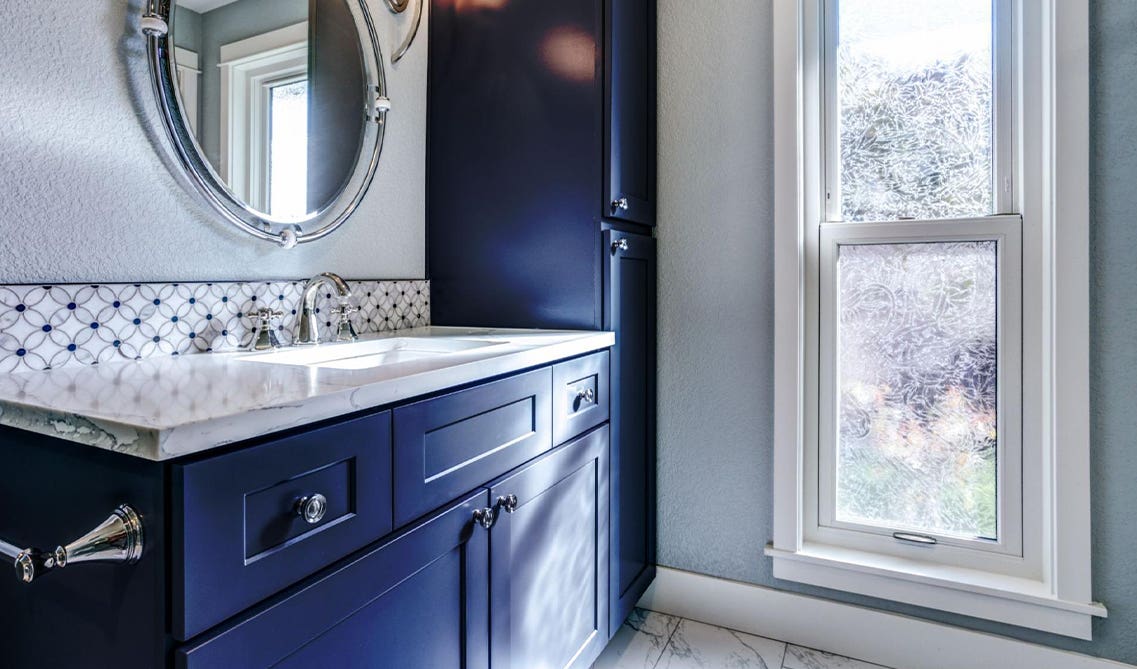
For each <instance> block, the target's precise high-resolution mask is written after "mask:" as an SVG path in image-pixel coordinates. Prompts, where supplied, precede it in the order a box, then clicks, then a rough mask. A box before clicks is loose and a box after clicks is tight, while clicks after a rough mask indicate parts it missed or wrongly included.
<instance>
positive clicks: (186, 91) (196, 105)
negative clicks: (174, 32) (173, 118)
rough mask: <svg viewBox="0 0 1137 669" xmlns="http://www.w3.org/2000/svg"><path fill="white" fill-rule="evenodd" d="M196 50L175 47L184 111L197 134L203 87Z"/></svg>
mask: <svg viewBox="0 0 1137 669" xmlns="http://www.w3.org/2000/svg"><path fill="white" fill-rule="evenodd" d="M199 60H200V59H199V57H198V54H197V52H196V51H190V50H189V49H183V48H182V47H180V46H179V47H174V62H175V66H176V67H177V72H178V82H177V83H178V95H179V96H180V97H181V99H182V113H184V114H185V117H186V122H187V123H188V124H189V129H190V132H192V133H193V134H194V137H196V136H197V129H198V124H199V123H200V122H201V102H200V101H199V99H200V98H199V90H200V89H201V69H200V67H201V66H200V65H199V64H198V62H199Z"/></svg>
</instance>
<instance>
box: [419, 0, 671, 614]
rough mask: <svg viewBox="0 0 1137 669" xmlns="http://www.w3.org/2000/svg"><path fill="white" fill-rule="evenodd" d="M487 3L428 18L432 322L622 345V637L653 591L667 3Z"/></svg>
mask: <svg viewBox="0 0 1137 669" xmlns="http://www.w3.org/2000/svg"><path fill="white" fill-rule="evenodd" d="M481 4H484V6H480V4H479V3H455V2H450V1H448V0H434V1H433V2H432V3H431V12H430V19H429V20H430V44H429V52H430V70H429V76H428V91H429V99H428V113H427V119H428V120H427V129H428V135H429V139H428V146H427V156H428V168H427V174H428V176H427V264H428V275H429V277H430V279H431V281H432V283H431V297H432V304H431V318H432V322H434V323H435V324H437V325H454V326H479V325H480V326H490V327H537V328H584V329H598V328H601V329H605V330H613V331H615V332H616V336H617V339H618V341H619V342H620V343H619V345H618V347H617V349H618V350H616V351H614V352H613V354H612V358H611V389H610V390H611V405H610V406H611V409H610V410H611V418H612V430H613V431H612V444H611V459H612V469H613V472H612V477H613V478H612V480H613V503H612V513H613V514H614V516H613V520H612V532H613V537H612V542H611V546H612V551H613V553H612V556H611V559H610V563H611V570H612V571H611V573H612V584H611V587H612V592H613V593H614V594H613V601H614V604H613V608H612V612H611V624H612V629H613V630H615V629H616V628H617V627H618V626H619V624H620V623H621V622H622V620H623V619H624V617H625V615H626V614H627V613H628V612H629V611H630V610H631V607H632V605H633V604H634V602H635V600H636V598H637V597H638V596H639V595H640V594H642V593H643V591H644V590H645V589H646V587H647V585H648V584H649V583H650V582H651V580H652V578H654V574H655V569H654V560H655V472H654V467H655V455H654V449H655V432H654V431H655V421H654V411H655V394H654V393H655V353H654V350H655V337H656V331H655V327H656V321H655V307H656V296H655V286H656V284H655V260H654V255H653V254H654V249H653V247H651V245H652V244H653V243H654V242H652V241H651V235H652V234H653V227H652V226H654V225H655V222H656V212H655V209H656V204H655V200H656V185H655V181H656V175H655V172H656V158H655V156H656V122H655V107H656V84H655V79H656V64H655V60H656V56H655V30H656V26H655V23H656V2H655V0H556V1H555V2H554V1H551V0H511V1H510V2H507V3H492V4H493V6H492V7H491V6H490V3H481ZM620 241H624V242H625V243H626V244H627V245H628V246H629V249H630V250H628V251H625V250H622V249H620V250H618V253H614V252H613V247H612V244H613V242H620ZM645 254H647V255H645ZM648 256H650V257H648ZM562 392H566V391H565V389H564V388H563V387H558V385H557V382H556V381H554V404H555V405H556V403H557V402H563V401H564V398H563V397H559V394H561V393H562ZM573 422H577V423H584V422H587V421H586V420H584V419H581V420H579V421H573ZM554 432H555V433H557V435H558V436H557V437H556V438H557V439H559V438H560V437H561V435H560V433H559V432H558V431H557V428H556V426H554Z"/></svg>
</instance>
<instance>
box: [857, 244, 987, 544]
mask: <svg viewBox="0 0 1137 669" xmlns="http://www.w3.org/2000/svg"><path fill="white" fill-rule="evenodd" d="M838 268H839V282H840V283H839V287H838V292H839V299H840V307H839V309H840V312H839V318H840V321H839V326H838V333H839V334H838V339H839V341H838V345H837V355H838V364H837V366H838V374H837V383H838V386H837V387H838V391H839V393H840V395H839V402H840V407H839V409H840V415H839V421H838V429H839V435H838V448H837V496H836V499H837V509H836V511H837V519H838V520H840V521H847V522H854V523H861V524H869V525H875V526H882V527H887V528H891V529H906V530H912V531H917V532H928V533H934V534H944V535H955V536H963V537H969V538H973V537H985V538H991V539H994V538H997V527H996V523H997V518H998V513H997V508H998V503H997V491H996V481H997V470H998V468H997V456H998V449H997V435H996V409H997V381H998V379H997V378H996V372H997V366H998V365H997V350H998V349H997V342H996V332H997V285H996V272H997V244H996V242H958V243H957V242H952V243H920V244H879V245H843V246H841V247H840V251H839V260H838Z"/></svg>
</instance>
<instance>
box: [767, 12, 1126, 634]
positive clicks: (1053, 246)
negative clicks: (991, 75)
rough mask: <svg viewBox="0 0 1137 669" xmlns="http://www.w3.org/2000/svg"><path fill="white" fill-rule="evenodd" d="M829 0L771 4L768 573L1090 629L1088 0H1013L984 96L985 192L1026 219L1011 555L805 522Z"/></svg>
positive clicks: (813, 410)
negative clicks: (1018, 471)
mask: <svg viewBox="0 0 1137 669" xmlns="http://www.w3.org/2000/svg"><path fill="white" fill-rule="evenodd" d="M828 1H829V0H774V29H773V35H774V126H775V156H774V160H775V167H776V169H775V171H774V173H775V187H774V188H775V253H774V257H775V267H774V274H775V318H776V321H775V322H776V325H775V340H774V346H775V408H774V411H775V417H774V423H775V429H774V439H775V446H774V537H773V542H772V543H771V544H770V546H768V547H767V550H766V553H767V555H769V556H771V557H772V558H773V566H774V576H775V577H777V578H781V579H785V580H791V581H797V582H802V583H808V584H812V585H817V586H822V587H827V588H833V589H837V590H843V591H847V592H855V593H859V594H863V595H869V596H873V597H878V598H881V599H887V600H892V601H898V602H904V603H908V604H914V605H918V606H923V607H928V608H932V609H937V610H941V611H947V612H952V613H958V614H963V615H967V616H973V617H977V618H983V619H988V620H995V621H999V622H1004V623H1008V624H1012V625H1018V626H1022V627H1029V628H1033V629H1039V630H1044V631H1048V632H1052V633H1056V634H1063V635H1067V636H1072V637H1077V638H1082V639H1089V638H1091V621H1092V619H1093V617H1095V616H1096V617H1104V616H1105V615H1106V610H1105V607H1103V606H1102V605H1101V604H1099V603H1096V602H1094V601H1093V597H1092V592H1091V579H1090V539H1091V538H1090V470H1089V452H1090V451H1089V449H1090V441H1089V407H1088V405H1089V183H1088V172H1089V153H1088V146H1089V85H1088V80H1089V48H1088V35H1089V19H1088V8H1087V3H1086V2H1085V1H1084V0H1030V1H1029V2H1028V1H1023V0H1011V5H1012V11H1013V16H1014V22H1013V48H1012V47H1010V46H1008V45H1007V41H1008V40H1005V39H1004V40H1002V41H1001V42H1000V41H997V46H996V50H997V52H999V53H1000V54H1002V55H1001V56H1000V55H998V54H997V56H996V57H997V58H999V57H1007V54H1006V53H1005V52H1004V50H1010V51H1011V52H1012V53H1011V54H1010V57H1011V58H1013V60H1014V62H1015V69H1014V73H1015V77H1014V87H1013V93H1012V95H1011V98H1012V100H1013V103H1012V105H1010V109H1007V108H1006V107H1007V106H1008V105H999V106H998V107H997V110H996V115H997V121H996V122H997V123H999V124H1004V125H1005V124H1007V123H1011V124H1012V125H1013V126H1014V128H1015V129H1016V132H1015V134H1014V141H1013V142H1012V143H1011V146H1010V148H1006V146H1005V145H1000V147H999V149H998V150H997V157H996V171H997V173H999V174H1000V177H999V181H998V182H997V183H998V185H999V186H1000V188H999V189H997V193H996V206H997V207H998V208H999V210H1000V211H1013V210H1015V209H1017V210H1018V212H1019V213H1021V216H1022V222H1021V224H1020V225H1019V227H1018V229H1019V230H1021V245H1022V256H1021V257H1022V289H1021V296H1022V297H1021V305H1022V318H1021V321H1020V322H1021V330H1022V333H1023V337H1022V352H1021V355H1022V360H1021V364H1022V379H1023V381H1022V386H1021V394H1022V399H1021V406H1022V421H1021V441H1022V453H1023V455H1022V460H1023V463H1022V465H1023V466H1022V472H1023V475H1022V486H1023V497H1024V500H1030V499H1032V496H1033V499H1036V500H1037V504H1033V503H1032V504H1024V505H1023V516H1022V517H1023V520H1024V522H1023V531H1022V537H1023V538H1022V547H1021V551H1019V552H1021V554H1022V555H1021V556H1016V555H1015V553H1016V551H1014V550H1011V551H1008V552H1006V553H1005V554H1003V555H992V556H991V557H990V559H989V560H987V561H983V560H979V561H968V560H962V561H953V560H950V559H943V558H937V559H936V560H935V561H933V560H929V559H927V556H926V554H919V553H906V552H905V551H899V552H896V551H894V552H891V553H890V552H882V551H880V550H875V549H874V547H873V546H871V545H855V544H850V543H849V542H845V541H841V542H827V541H826V537H825V536H821V535H819V534H818V533H817V532H812V531H811V513H813V512H814V510H813V509H811V504H812V505H813V506H814V507H816V505H817V504H816V500H817V499H818V497H817V494H816V493H817V490H816V487H817V486H816V483H815V481H814V482H813V485H812V487H811V485H810V483H811V481H810V480H809V479H810V478H811V475H812V476H813V477H814V478H815V477H816V472H817V470H816V468H815V466H816V458H817V454H818V450H817V448H818V446H817V444H818V440H817V434H818V429H819V427H818V412H817V400H816V397H817V393H818V392H819V391H818V390H817V388H818V385H819V383H820V376H819V374H820V372H819V369H818V365H817V363H816V359H817V356H816V352H815V353H814V355H813V356H812V357H811V351H810V346H811V342H813V346H814V348H815V349H816V347H817V344H816V342H817V341H818V337H819V320H820V319H819V317H818V312H817V307H816V306H814V305H816V304H818V303H819V297H818V296H820V284H819V281H820V279H819V277H820V267H819V264H820V257H821V239H820V236H821V235H820V227H821V226H819V225H818V222H819V221H823V220H826V218H827V213H826V211H825V206H824V194H825V184H826V175H825V168H824V165H823V162H822V157H823V155H824V153H823V142H824V141H825V136H826V133H825V132H824V124H825V119H824V114H823V113H822V105H821V99H822V97H821V96H822V93H823V89H822V86H823V85H824V81H825V77H824V76H823V71H824V67H825V64H824V62H823V58H822V53H823V52H824V51H823V49H822V48H821V45H822V44H823V42H824V33H823V30H824V27H823V26H824V23H823V22H822V20H821V17H822V16H823V13H822V12H823V10H824V8H825V5H824V3H826V2H828ZM998 1H1000V2H1002V1H1004V0H998ZM1007 83H1008V82H1006V81H1005V80H1002V81H1001V84H1000V82H996V88H997V89H998V88H999V87H1000V85H1002V86H1003V87H1006V86H1007ZM1004 92H1005V88H1004ZM997 95H998V93H997ZM1000 97H1001V96H1000ZM1008 161H1010V163H1011V165H1012V167H1013V169H1010V170H1008V169H1006V165H1007V162H1008ZM1012 174H1013V175H1014V177H1015V178H1014V179H1013V180H1012V179H1010V178H1009V177H1010V176H1011V175H1012ZM1008 181H1009V182H1010V184H1009V192H1005V191H1004V188H1005V187H1007V186H1008ZM906 223H907V222H906ZM987 227H988V229H989V228H990V227H991V226H990V225H988V226H987ZM896 232H898V230H897V229H891V230H890V231H889V234H890V235H893V234H895V233H896ZM858 234H860V233H858ZM863 234H871V232H866V233H863ZM921 234H922V233H921ZM890 238H891V237H890ZM1004 257H1005V256H1004ZM1001 269H1002V270H1004V271H1005V270H1007V269H1008V268H1006V267H1004V268H1001ZM811 306H812V310H811ZM811 389H812V390H811ZM811 393H812V394H811ZM811 397H812V398H813V399H811ZM811 458H812V459H813V460H812V461H811ZM811 467H812V468H811ZM814 517H816V514H815V513H814ZM1032 528H1033V529H1032ZM914 550H918V549H914ZM975 553H978V551H971V554H975ZM941 554H942V551H941ZM1000 562H1003V563H1005V564H1004V565H1003V566H1004V567H1006V568H1002V569H1001V568H1000V566H999V564H1000Z"/></svg>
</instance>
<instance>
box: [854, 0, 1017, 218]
mask: <svg viewBox="0 0 1137 669" xmlns="http://www.w3.org/2000/svg"><path fill="white" fill-rule="evenodd" d="M838 6H839V11H838V14H839V28H838V33H839V46H838V49H837V96H838V107H839V114H838V123H839V126H840V131H839V136H840V151H841V160H840V182H841V209H840V210H841V214H842V217H843V218H844V220H846V221H880V220H895V219H899V218H916V219H935V218H963V217H969V216H984V215H987V214H990V213H992V212H993V211H994V200H993V196H992V167H993V159H992V155H993V154H992V135H993V125H992V119H993V111H992V110H993V107H992V100H993V97H992V91H993V84H992V78H993V77H992V72H993V57H992V53H993V49H992V35H993V29H992V25H993V17H992V10H991V0H952V2H944V1H943V0H839V3H838Z"/></svg>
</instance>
